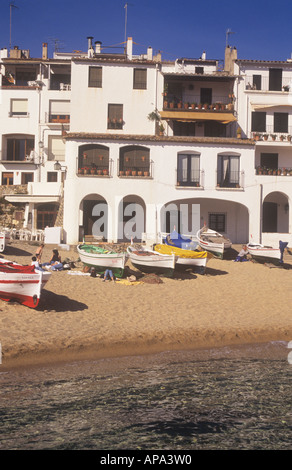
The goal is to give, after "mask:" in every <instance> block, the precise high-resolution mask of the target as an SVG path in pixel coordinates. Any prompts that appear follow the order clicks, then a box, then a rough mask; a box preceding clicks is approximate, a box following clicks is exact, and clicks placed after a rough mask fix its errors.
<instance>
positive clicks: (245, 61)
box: [235, 59, 292, 67]
mask: <svg viewBox="0 0 292 470" xmlns="http://www.w3.org/2000/svg"><path fill="white" fill-rule="evenodd" d="M235 62H236V63H237V64H265V65H269V64H270V65H271V64H273V65H277V64H281V65H290V66H291V67H292V61H290V60H258V59H236V61H235Z"/></svg>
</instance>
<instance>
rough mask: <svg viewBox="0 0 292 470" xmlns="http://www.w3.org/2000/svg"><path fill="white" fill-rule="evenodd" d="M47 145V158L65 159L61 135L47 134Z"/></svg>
mask: <svg viewBox="0 0 292 470" xmlns="http://www.w3.org/2000/svg"><path fill="white" fill-rule="evenodd" d="M48 147H49V148H48V159H49V160H58V161H64V160H65V144H64V142H63V139H62V137H61V136H53V135H51V136H49V142H48Z"/></svg>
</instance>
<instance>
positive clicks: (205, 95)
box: [200, 88, 212, 104]
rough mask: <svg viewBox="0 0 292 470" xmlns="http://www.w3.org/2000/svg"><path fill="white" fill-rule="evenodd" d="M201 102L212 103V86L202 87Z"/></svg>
mask: <svg viewBox="0 0 292 470" xmlns="http://www.w3.org/2000/svg"><path fill="white" fill-rule="evenodd" d="M200 100H201V103H202V104H212V88H201V98H200Z"/></svg>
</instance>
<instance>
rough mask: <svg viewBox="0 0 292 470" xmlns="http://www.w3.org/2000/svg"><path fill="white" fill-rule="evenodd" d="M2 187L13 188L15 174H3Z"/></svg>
mask: <svg viewBox="0 0 292 470" xmlns="http://www.w3.org/2000/svg"><path fill="white" fill-rule="evenodd" d="M2 185H3V186H12V185H13V173H6V172H4V173H2Z"/></svg>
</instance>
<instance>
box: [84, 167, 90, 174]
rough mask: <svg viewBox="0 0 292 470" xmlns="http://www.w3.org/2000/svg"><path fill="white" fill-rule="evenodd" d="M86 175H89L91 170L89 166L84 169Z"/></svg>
mask: <svg viewBox="0 0 292 470" xmlns="http://www.w3.org/2000/svg"><path fill="white" fill-rule="evenodd" d="M84 174H85V175H88V174H89V168H88V167H87V166H85V167H84Z"/></svg>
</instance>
